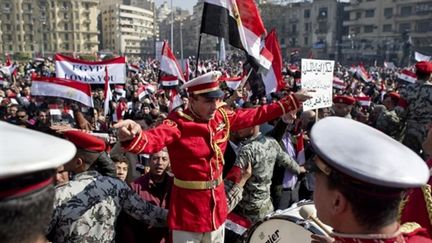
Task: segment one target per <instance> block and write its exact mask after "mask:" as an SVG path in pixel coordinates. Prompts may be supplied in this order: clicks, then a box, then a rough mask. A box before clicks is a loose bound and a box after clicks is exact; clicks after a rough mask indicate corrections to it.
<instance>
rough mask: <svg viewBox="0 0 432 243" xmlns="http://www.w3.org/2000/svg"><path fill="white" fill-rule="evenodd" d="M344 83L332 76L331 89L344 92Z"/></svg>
mask: <svg viewBox="0 0 432 243" xmlns="http://www.w3.org/2000/svg"><path fill="white" fill-rule="evenodd" d="M346 86H347V85H346V83H345V82H344V81H343V80H341V79H340V78H339V77H336V76H334V77H333V88H334V89H340V90H345V89H346Z"/></svg>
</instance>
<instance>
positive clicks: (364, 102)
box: [355, 96, 372, 107]
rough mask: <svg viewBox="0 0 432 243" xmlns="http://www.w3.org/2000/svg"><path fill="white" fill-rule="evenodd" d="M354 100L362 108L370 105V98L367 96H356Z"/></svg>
mask: <svg viewBox="0 0 432 243" xmlns="http://www.w3.org/2000/svg"><path fill="white" fill-rule="evenodd" d="M355 99H356V101H357V102H358V103H360V105H361V106H362V107H369V106H370V105H371V103H372V98H371V97H368V96H363V97H360V96H358V97H355Z"/></svg>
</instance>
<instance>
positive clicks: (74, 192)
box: [48, 171, 168, 243]
mask: <svg viewBox="0 0 432 243" xmlns="http://www.w3.org/2000/svg"><path fill="white" fill-rule="evenodd" d="M121 210H124V212H126V213H127V214H129V215H131V216H132V217H134V218H136V219H138V220H141V221H144V222H146V223H148V224H149V225H154V226H166V218H167V212H168V211H167V210H165V209H162V208H159V207H156V206H154V205H152V204H150V203H147V202H146V201H144V200H143V199H141V197H140V196H138V195H137V194H136V193H135V192H134V191H132V190H131V189H130V188H129V186H128V185H127V184H126V183H125V182H123V181H120V180H118V179H115V178H112V177H107V176H102V175H101V174H99V173H98V172H96V171H87V172H83V173H80V174H78V175H77V176H76V177H75V179H74V180H72V181H69V183H68V184H66V185H62V186H59V187H57V188H56V193H55V199H54V212H53V216H52V219H51V222H50V225H49V228H48V238H49V240H50V241H52V242H98V243H100V242H113V241H114V235H115V231H114V224H115V222H116V219H117V216H118V215H119V213H120V211H121Z"/></svg>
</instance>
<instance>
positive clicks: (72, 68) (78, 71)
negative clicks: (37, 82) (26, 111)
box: [55, 54, 126, 84]
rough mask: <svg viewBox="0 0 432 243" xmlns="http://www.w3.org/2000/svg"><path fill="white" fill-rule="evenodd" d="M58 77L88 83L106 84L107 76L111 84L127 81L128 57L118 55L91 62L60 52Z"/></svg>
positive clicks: (57, 59) (58, 56) (56, 58)
mask: <svg viewBox="0 0 432 243" xmlns="http://www.w3.org/2000/svg"><path fill="white" fill-rule="evenodd" d="M55 66H56V77H58V78H64V79H70V80H75V81H79V82H82V83H88V84H104V83H105V76H107V75H106V74H107V71H106V70H105V67H107V69H108V78H109V83H110V84H123V83H125V82H126V59H125V58H124V57H117V58H114V59H110V60H105V61H101V62H89V61H84V60H79V59H74V58H71V57H68V56H63V55H60V54H56V55H55Z"/></svg>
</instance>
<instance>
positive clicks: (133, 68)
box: [127, 64, 140, 74]
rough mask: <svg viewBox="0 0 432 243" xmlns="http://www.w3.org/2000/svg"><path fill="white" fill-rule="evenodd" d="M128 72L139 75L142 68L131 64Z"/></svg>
mask: <svg viewBox="0 0 432 243" xmlns="http://www.w3.org/2000/svg"><path fill="white" fill-rule="evenodd" d="M127 67H128V71H129V72H131V73H135V74H136V73H139V71H140V67H138V66H137V65H134V64H129V65H128V66H127Z"/></svg>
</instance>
